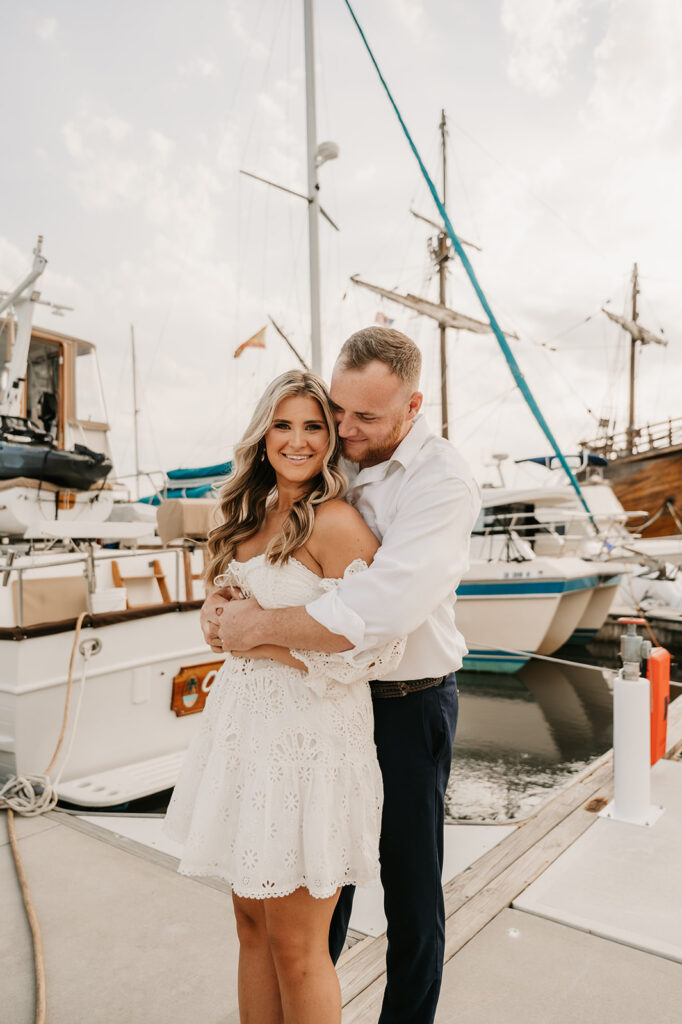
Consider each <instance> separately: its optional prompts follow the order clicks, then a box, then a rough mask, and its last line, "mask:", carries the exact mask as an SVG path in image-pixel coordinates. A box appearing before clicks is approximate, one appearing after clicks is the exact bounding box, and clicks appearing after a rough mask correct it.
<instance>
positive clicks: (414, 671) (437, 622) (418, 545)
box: [202, 327, 480, 1024]
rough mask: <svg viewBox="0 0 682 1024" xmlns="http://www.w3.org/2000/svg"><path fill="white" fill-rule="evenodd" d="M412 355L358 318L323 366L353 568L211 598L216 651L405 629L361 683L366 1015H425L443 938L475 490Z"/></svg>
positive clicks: (418, 1020)
mask: <svg viewBox="0 0 682 1024" xmlns="http://www.w3.org/2000/svg"><path fill="white" fill-rule="evenodd" d="M420 369H421V354H420V352H419V349H418V348H417V346H416V345H415V344H414V343H413V342H412V341H410V339H409V338H407V337H406V336H405V335H404V334H401V333H400V332H399V331H394V330H390V329H387V328H384V327H369V328H366V329H364V330H361V331H358V332H357V333H356V334H353V335H352V336H351V337H350V338H349V339H348V341H347V342H346V343H345V344H344V346H343V348H342V349H341V352H340V353H339V357H338V360H337V362H336V365H335V367H334V371H333V374H332V382H331V387H330V393H331V398H332V401H333V403H334V405H335V408H336V418H337V423H338V430H339V436H340V438H341V439H342V443H343V454H344V456H345V458H346V459H347V460H348V463H349V465H347V466H345V467H344V468H346V469H347V470H348V475H349V479H350V486H349V490H348V494H347V500H348V501H349V502H350V503H351V504H352V505H353V506H354V507H355V508H357V510H358V511H359V512H360V513H361V514H362V516H363V518H364V519H365V520H366V522H367V523H368V525H369V526H370V528H371V529H372V530H373V532H374V533H375V534H376V536H377V538H378V539H379V540H380V541H381V547H380V548H379V550H378V552H377V554H376V556H375V559H374V562H373V563H372V565H371V566H370V568H369V569H368V570H367V572H364V573H360V574H359V575H356V576H354V577H351V578H349V579H347V580H344V581H342V582H341V583H340V585H339V586H338V587H337V588H335V589H334V590H333V591H331V592H329V593H327V594H325V595H323V596H322V597H320V598H318V599H317V600H315V601H312V602H311V603H310V604H309V605H307V606H306V607H299V608H281V609H270V610H264V609H262V608H261V607H260V606H259V605H258V604H257V603H256V602H255V601H253V599H251V600H247V601H232V602H230V603H227V602H226V601H225V600H224V599H223V598H221V596H220V595H213V596H212V597H209V598H208V599H207V600H206V602H205V604H204V607H203V609H202V626H203V628H204V634H205V636H206V639H207V642H208V643H209V644H210V645H211V647H212V649H213V650H214V651H221V650H236V649H241V650H244V649H249V648H251V647H254V646H256V645H257V644H261V643H274V644H281V645H283V646H286V647H291V648H307V649H310V650H319V651H327V652H334V651H345V650H349V649H351V648H355V649H362V648H363V647H365V646H368V645H371V644H373V643H378V642H384V641H387V640H390V639H392V638H394V637H397V636H404V635H406V634H407V635H408V640H407V646H406V650H405V655H404V657H403V660H402V662H401V663H400V665H399V666H398V668H397V669H396V670H395V671H394V672H392V673H391V674H390V675H388V676H386V677H384V678H382V679H381V680H377V681H373V682H372V683H371V684H370V685H371V688H372V695H373V698H374V701H373V705H374V720H375V741H376V745H377V753H378V757H379V764H380V766H381V770H382V775H383V780H384V810H383V818H382V830H381V846H380V858H381V880H382V885H383V888H384V907H385V911H386V919H387V922H388V926H387V936H388V951H387V955H386V964H387V984H386V991H385V994H384V1001H383V1006H382V1011H381V1017H380V1024H432V1021H433V1019H434V1016H435V1012H436V1003H437V1001H438V995H439V991H440V984H441V976H442V970H443V953H444V943H445V914H444V906H443V891H442V885H441V873H442V866H443V821H444V798H445V788H446V785H447V781H448V776H449V772H450V763H451V758H452V744H453V740H454V735H455V729H456V724H457V686H456V682H455V677H454V675H453V673H454V672H455V671H456V670H457V669H459V668H460V667H461V665H462V658H463V655H464V654H465V653H466V647H465V644H464V640H463V638H462V636H461V635H460V634H459V633H458V631H457V629H456V627H455V619H454V602H455V597H454V592H455V589H456V587H457V586H458V584H459V582H460V579H461V577H462V574H463V573H464V571H465V570H466V568H467V565H468V551H469V537H470V534H471V530H472V527H473V524H474V522H475V520H476V516H477V514H478V511H479V508H480V499H479V494H478V488H477V486H476V484H475V482H474V480H473V478H472V476H471V474H470V472H469V470H468V468H467V466H466V464H465V463H464V461H463V460H462V459H461V457H460V456H459V455H458V454H457V452H456V451H455V449H454V448H453V447H452V446H451V445H450V443H449V442H448V441H445V440H443V438H440V437H437V436H436V435H434V434H432V433H431V432H430V431H429V429H428V427H427V425H426V422H425V420H424V419H423V417H421V416H420V415H419V411H420V408H421V404H422V399H423V396H422V395H421V393H420V392H419V391H418V390H417V389H418V386H419V374H420ZM352 899H353V889H352V888H351V887H349V888H347V889H344V890H343V892H342V894H341V897H340V899H339V903H338V905H337V908H336V912H335V915H334V919H333V921H332V927H331V933H330V951H331V953H332V957H333V959H334V961H336V960H337V959H338V956H339V955H340V953H341V950H342V949H343V944H344V940H345V935H346V930H347V927H348V920H349V917H350V911H351V906H352Z"/></svg>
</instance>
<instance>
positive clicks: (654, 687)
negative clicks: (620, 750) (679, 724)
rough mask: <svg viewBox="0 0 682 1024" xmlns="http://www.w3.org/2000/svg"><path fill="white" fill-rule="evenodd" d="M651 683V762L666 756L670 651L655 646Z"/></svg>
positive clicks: (651, 657) (649, 664)
mask: <svg viewBox="0 0 682 1024" xmlns="http://www.w3.org/2000/svg"><path fill="white" fill-rule="evenodd" d="M647 677H648V679H649V682H650V683H651V763H652V764H656V762H657V761H659V760H660V759H661V758H662V757H664V756H665V750H666V739H667V734H668V705H669V704H670V652H669V651H666V650H665V648H664V647H654V649H653V650H652V652H651V654H650V655H649V658H648V661H647Z"/></svg>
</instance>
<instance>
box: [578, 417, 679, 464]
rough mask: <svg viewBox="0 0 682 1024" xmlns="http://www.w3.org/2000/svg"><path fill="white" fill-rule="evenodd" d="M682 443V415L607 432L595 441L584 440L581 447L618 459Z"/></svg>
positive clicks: (607, 457)
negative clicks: (632, 427)
mask: <svg viewBox="0 0 682 1024" xmlns="http://www.w3.org/2000/svg"><path fill="white" fill-rule="evenodd" d="M677 445H682V417H677V418H676V419H667V420H662V421H661V422H660V423H651V424H647V425H646V426H644V427H635V428H634V429H632V430H622V431H620V432H619V433H617V434H607V435H602V436H601V437H597V438H595V439H594V440H593V441H582V442H581V448H583V449H585V450H588V451H590V452H593V453H594V454H595V455H603V456H604V458H605V459H618V458H621V457H622V456H624V455H643V454H645V453H646V452H654V451H659V450H660V449H662V448H673V447H676V446H677Z"/></svg>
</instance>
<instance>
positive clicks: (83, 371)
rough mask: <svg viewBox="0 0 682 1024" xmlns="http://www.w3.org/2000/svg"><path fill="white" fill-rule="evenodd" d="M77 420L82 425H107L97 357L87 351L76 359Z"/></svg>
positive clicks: (92, 351)
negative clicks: (88, 423)
mask: <svg viewBox="0 0 682 1024" xmlns="http://www.w3.org/2000/svg"><path fill="white" fill-rule="evenodd" d="M76 419H77V420H80V421H81V423H87V422H92V423H106V421H107V414H106V410H105V408H104V396H103V394H102V383H101V381H100V377H99V368H98V366H97V356H96V355H95V352H94V350H93V349H85V350H84V351H81V352H79V353H78V356H77V357H76Z"/></svg>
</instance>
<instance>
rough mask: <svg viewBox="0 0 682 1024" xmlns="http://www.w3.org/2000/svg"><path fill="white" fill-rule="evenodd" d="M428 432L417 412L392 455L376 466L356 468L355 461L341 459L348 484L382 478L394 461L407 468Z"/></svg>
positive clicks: (365, 482)
mask: <svg viewBox="0 0 682 1024" xmlns="http://www.w3.org/2000/svg"><path fill="white" fill-rule="evenodd" d="M429 434H430V430H429V426H428V424H427V422H426V420H425V419H424V416H423V415H422V414H421V413H418V414H417V416H416V417H415V419H414V422H413V424H412V427H411V429H410V430H409V431H408V432H407V434H406V435H405V437H404V438H403V439H402V441H401V442H400V444H399V445H398V447H397V448H396V450H395V451H394V452H393V455H391V457H390V458H388V459H385V460H384V462H379V463H377V465H376V466H367V468H366V469H358V467H357V463H353V462H348V460H347V459H343V460H342V462H343V469H344V471H345V473H346V475H347V477H348V480H349V485H350V486H351V487H357V486H361V485H362V484H368V483H373V482H374V481H376V480H383V479H384V477H385V476H386V475H387V474H388V472H389V469H390V468H391V466H392V465H393V464H395V463H398V464H399V465H401V466H402V467H403V469H407V467H408V466H409V465H410V463H411V462H412V460H413V459H414V458H415V457H416V456H417V453H418V452H419V451H420V449H421V448H422V446H423V444H424V442H425V441H426V439H427V437H428V436H429Z"/></svg>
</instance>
